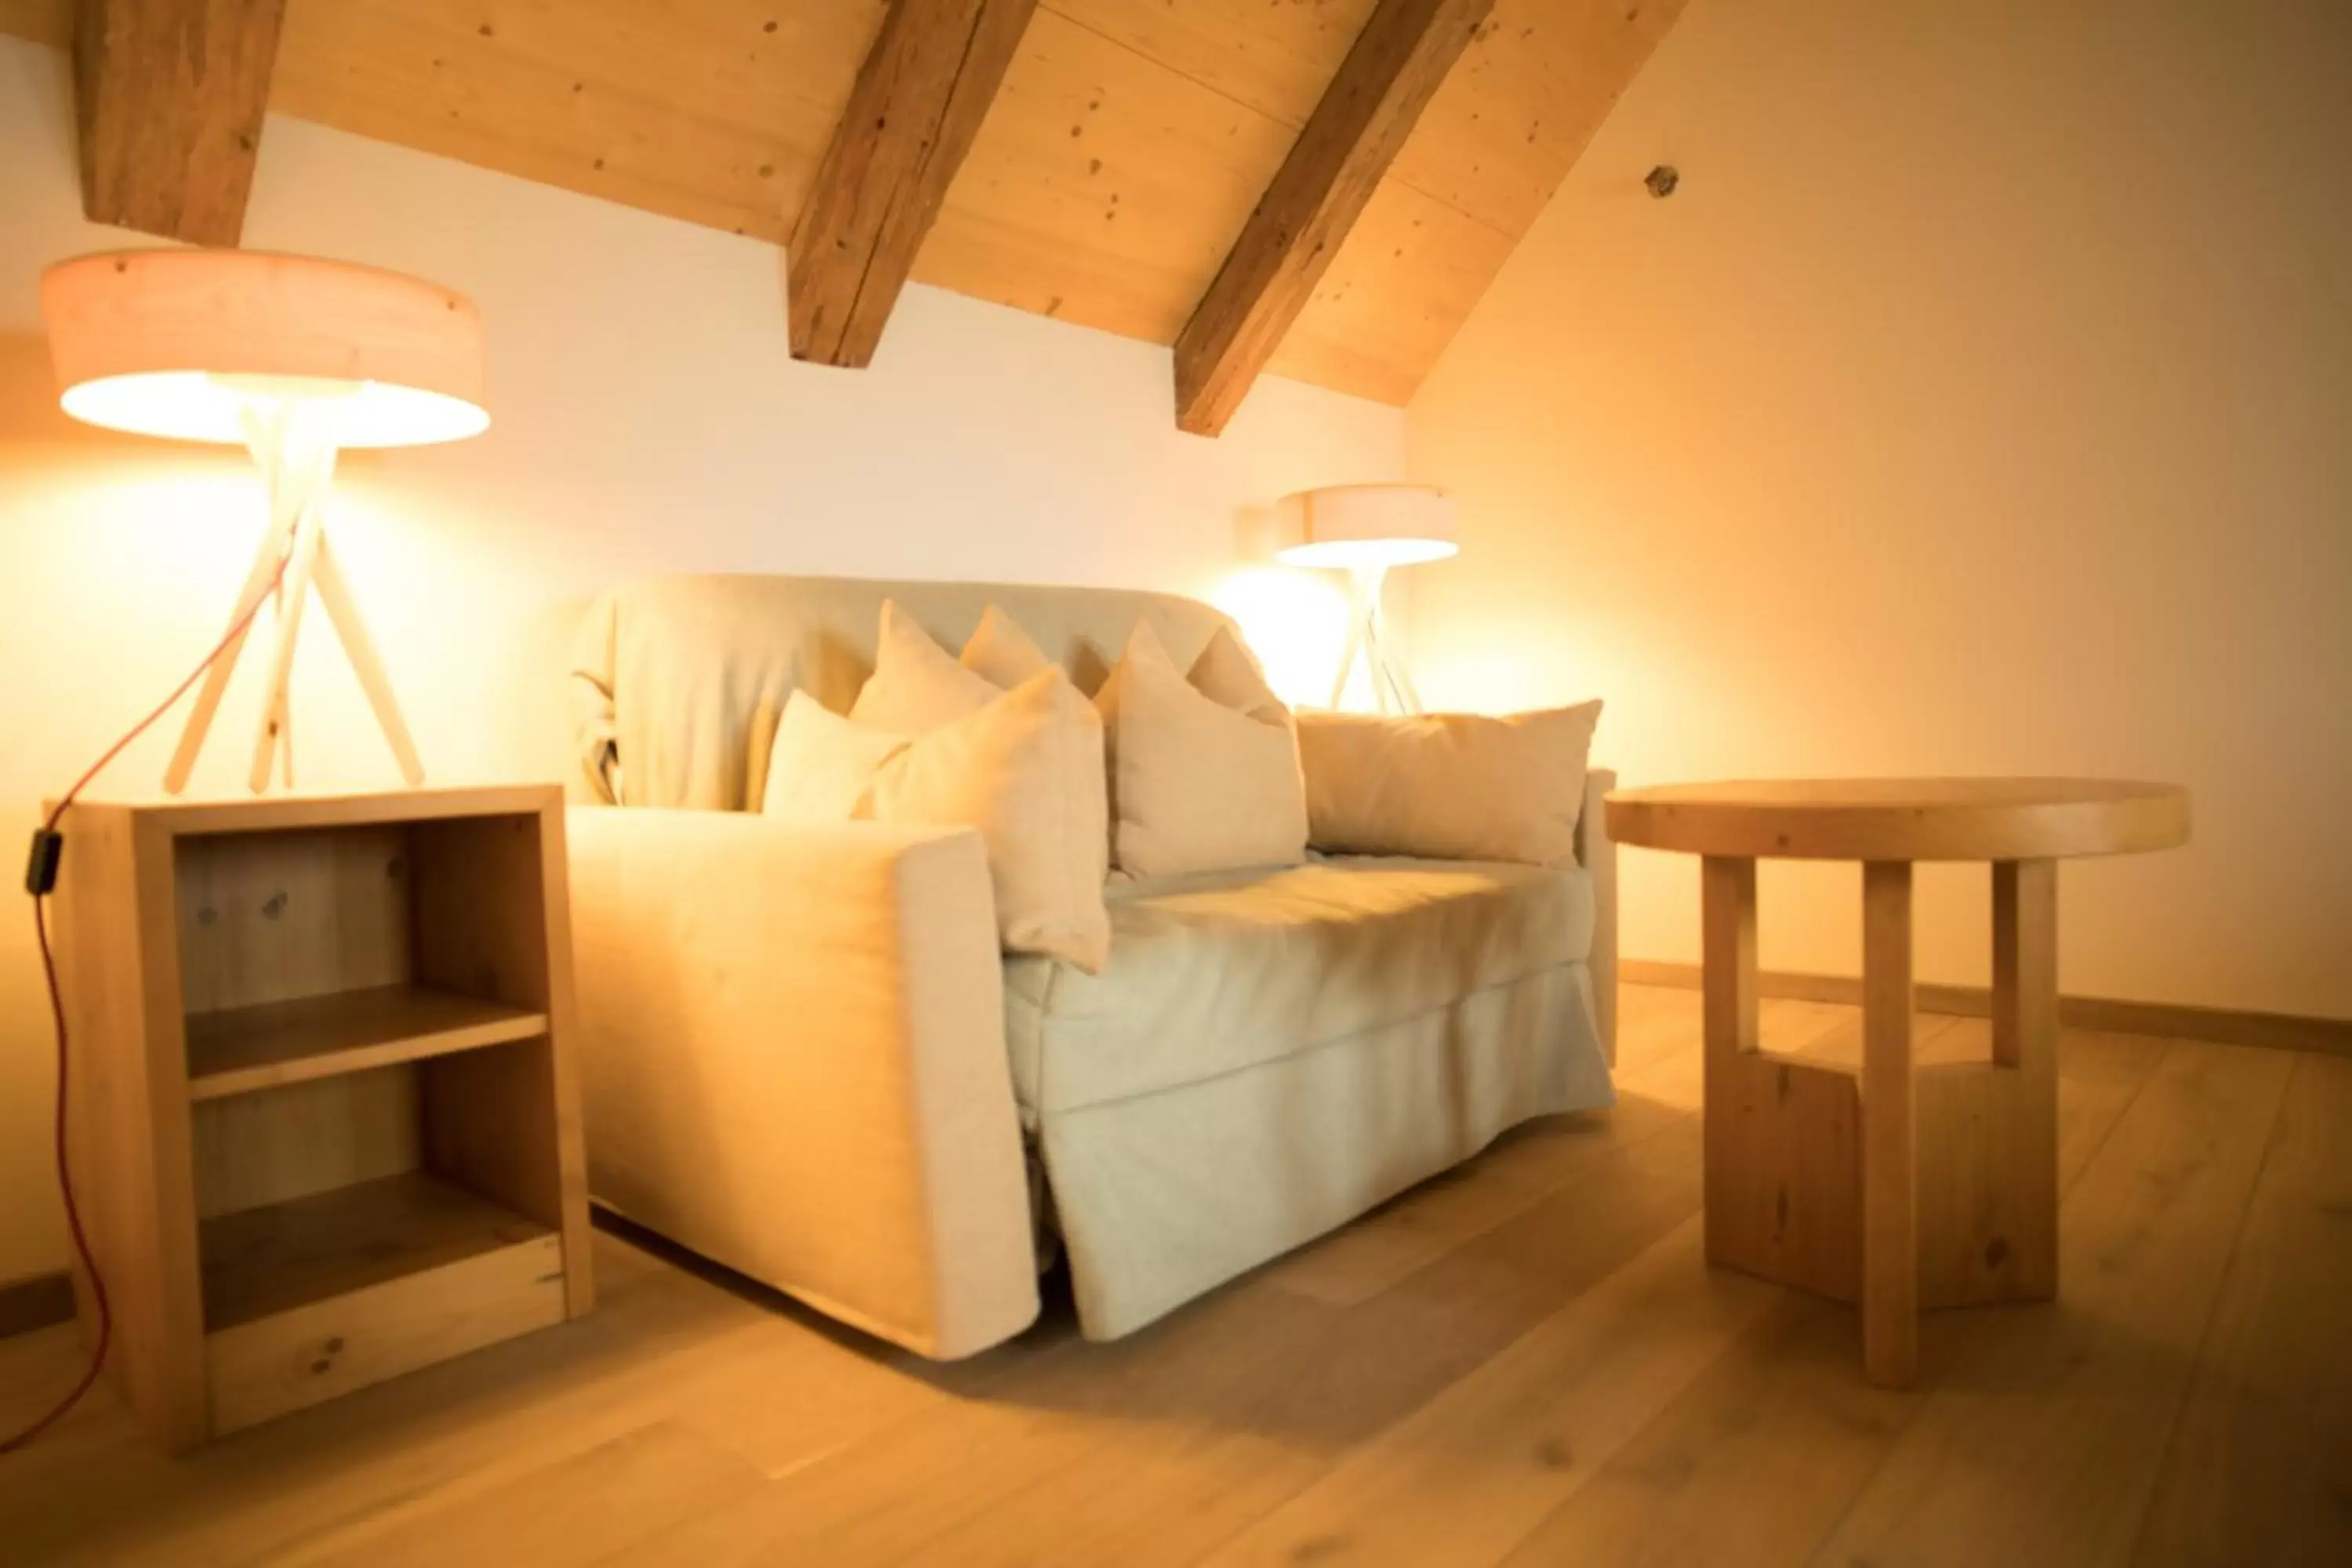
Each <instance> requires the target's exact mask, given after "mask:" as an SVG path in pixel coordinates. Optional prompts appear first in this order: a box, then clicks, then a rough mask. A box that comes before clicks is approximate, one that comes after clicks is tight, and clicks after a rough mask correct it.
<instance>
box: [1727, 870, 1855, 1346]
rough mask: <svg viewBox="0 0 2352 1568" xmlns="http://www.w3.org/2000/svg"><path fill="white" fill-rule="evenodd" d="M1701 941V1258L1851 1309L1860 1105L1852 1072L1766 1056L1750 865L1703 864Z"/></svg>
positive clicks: (1754, 888)
mask: <svg viewBox="0 0 2352 1568" xmlns="http://www.w3.org/2000/svg"><path fill="white" fill-rule="evenodd" d="M1699 876H1700V890H1701V903H1702V915H1701V921H1702V927H1703V931H1704V934H1705V941H1706V990H1705V994H1704V1008H1705V1028H1706V1257H1707V1261H1708V1262H1710V1263H1714V1264H1719V1265H1722V1266H1724V1267H1726V1268H1739V1269H1744V1270H1746V1271H1748V1273H1751V1274H1757V1275H1760V1276H1762V1277H1763V1278H1765V1279H1772V1280H1775V1281H1778V1282H1780V1283H1781V1284H1784V1285H1791V1286H1795V1287H1796V1288H1798V1289H1804V1290H1811V1291H1813V1292H1815V1293H1816V1294H1819V1295H1823V1296H1829V1297H1832V1298H1834V1299H1836V1300H1843V1301H1851V1300H1854V1299H1855V1297H1856V1295H1857V1293H1858V1291H1859V1289H1860V1268H1861V1262H1860V1259H1861V1224H1860V1209H1859V1206H1858V1205H1859V1202H1860V1199H1859V1192H1860V1181H1861V1168H1862V1167H1861V1146H1860V1139H1861V1122H1862V1107H1861V1100H1860V1096H1859V1094H1858V1092H1857V1090H1856V1086H1855V1081H1854V1076H1853V1073H1852V1072H1850V1071H1846V1070H1843V1068H1832V1067H1824V1066H1820V1065H1816V1064H1813V1063H1808V1062H1798V1061H1794V1060H1790V1059H1788V1058H1783V1057H1779V1056H1766V1055H1765V1054H1763V1052H1762V1050H1761V1048H1760V1045H1761V1042H1760V1038H1759V1002H1758V998H1757V994H1756V862H1755V861H1753V860H1748V859H1738V858H1724V857H1717V856H1710V857H1708V858H1706V860H1705V861H1703V862H1702V863H1701V865H1700V870H1699Z"/></svg>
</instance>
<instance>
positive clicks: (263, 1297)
mask: <svg viewBox="0 0 2352 1568" xmlns="http://www.w3.org/2000/svg"><path fill="white" fill-rule="evenodd" d="M549 1234H550V1233H549V1230H548V1227H547V1226H542V1225H540V1224H537V1223H535V1222H533V1221H531V1220H529V1219H526V1218H524V1217H523V1216H522V1215H518V1214H516V1213H514V1212H513V1211H512V1210H510V1209H506V1208H502V1207H500V1206H499V1205H497V1204H494V1203H490V1202H488V1201H487V1200H485V1199H483V1198H481V1197H479V1196H478V1195H476V1194H474V1193H472V1192H469V1191H467V1189H466V1188H464V1187H461V1186H458V1185H457V1184H455V1183H453V1182H445V1181H442V1180H440V1179H439V1178H437V1177H435V1176H431V1175H427V1174H425V1173H424V1172H421V1171H406V1172H403V1173H401V1174H399V1175H396V1176H386V1177H383V1178H382V1179H380V1180H377V1181H373V1182H359V1183H354V1184H352V1185H350V1186H347V1187H338V1188H336V1189H334V1190H333V1191H331V1192H325V1193H317V1194H311V1195H310V1196H309V1197H302V1198H296V1199H294V1200H292V1201H291V1202H289V1203H283V1204H272V1205H269V1206H268V1207H267V1208H257V1209H247V1210H244V1211H242V1212H240V1213H237V1214H232V1215H221V1216H219V1217H218V1218H215V1219H209V1220H206V1221H205V1223H204V1226H203V1252H204V1290H205V1328H206V1329H207V1330H208V1331H211V1332H213V1333H215V1334H217V1333H219V1332H220V1331H222V1330H224V1329H228V1328H234V1327H236V1325H237V1324H239V1323H249V1322H252V1321H255V1320H256V1319H258V1318H268V1317H273V1316H275V1315H277V1314H278V1313H280V1312H288V1311H291V1310H294V1309H295V1308H297V1307H303V1306H308V1305H310V1303H312V1302H314V1301H320V1300H326V1299H327V1298H330V1297H333V1296H341V1295H347V1294H349V1293H350V1292H352V1291H353V1290H361V1289H368V1288H370V1287H373V1286H376V1285H381V1284H383V1283H384V1282H385V1281H386V1280H390V1279H400V1278H402V1277H403V1276H404V1275H410V1274H419V1273H424V1272H425V1271H427V1270H429V1269H434V1268H440V1267H442V1266H443V1265H445V1264H449V1263H456V1262H458V1261H460V1260H462V1259H464V1258H473V1257H476V1256H478V1255H479V1254H481V1253H485V1252H495V1251H498V1250H499V1249H500V1248H502V1247H512V1246H516V1245H518V1244H520V1243H522V1242H527V1241H530V1240H533V1239H535V1238H538V1237H546V1236H548V1235H549Z"/></svg>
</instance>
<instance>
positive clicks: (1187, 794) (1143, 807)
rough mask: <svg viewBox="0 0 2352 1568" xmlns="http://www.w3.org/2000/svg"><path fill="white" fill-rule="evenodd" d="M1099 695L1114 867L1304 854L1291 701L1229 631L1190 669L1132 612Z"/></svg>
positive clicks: (1192, 866)
mask: <svg viewBox="0 0 2352 1568" xmlns="http://www.w3.org/2000/svg"><path fill="white" fill-rule="evenodd" d="M1095 704H1096V706H1097V708H1098V709H1099V710H1101V713H1102V716H1103V738H1104V752H1105V755H1106V757H1107V759H1108V763H1109V767H1110V811H1111V822H1112V824H1113V826H1112V842H1113V845H1114V855H1113V858H1114V859H1115V860H1116V861H1117V862H1118V867H1119V868H1120V869H1121V870H1123V871H1125V872H1127V873H1128V874H1129V875H1130V876H1136V877H1162V876H1176V875H1181V874H1182V873H1185V872H1190V871H1213V870H1227V869H1232V868H1239V867H1244V866H1292V865H1296V864H1297V863H1298V862H1299V861H1301V860H1303V859H1305V858H1307V803H1306V798H1305V795H1304V792H1303V790H1302V787H1301V784H1300V782H1299V773H1298V746H1297V739H1296V737H1295V736H1294V735H1293V733H1292V731H1291V726H1290V715H1289V712H1288V710H1286V709H1285V708H1284V707H1283V706H1282V703H1281V701H1280V700H1278V699H1276V697H1275V695H1274V693H1273V692H1272V691H1271V690H1269V689H1267V688H1266V686H1265V679H1264V677H1262V676H1261V675H1259V674H1258V672H1257V667H1256V665H1255V663H1254V662H1253V661H1252V660H1251V659H1250V657H1249V655H1248V653H1247V651H1246V650H1244V648H1243V647H1241V645H1240V643H1239V642H1238V641H1236V640H1234V637H1233V636H1232V634H1231V633H1229V632H1227V631H1224V630H1223V629H1222V628H1221V629H1220V630H1219V631H1218V633H1217V635H1216V637H1213V638H1212V639H1211V641H1210V644H1209V647H1208V649H1207V650H1206V651H1205V652H1204V653H1202V656H1201V658H1200V659H1199V660H1198V661H1197V662H1196V663H1195V664H1194V666H1193V671H1192V676H1191V677H1190V678H1189V679H1188V678H1187V677H1186V675H1185V674H1184V672H1182V671H1181V670H1179V669H1178V668H1176V665H1175V663H1174V661H1173V660H1171V658H1169V657H1168V653H1167V650H1166V649H1165V648H1164V647H1162V646H1161V645H1160V638H1159V637H1158V636H1156V635H1155V634H1154V633H1153V632H1152V630H1151V626H1150V623H1149V622H1141V621H1139V622H1138V623H1136V627H1135V630H1134V632H1133V633H1132V634H1131V635H1130V636H1129V638H1128V642H1127V649H1126V651H1125V652H1124V653H1123V654H1121V655H1120V657H1119V661H1118V666H1117V667H1116V668H1114V669H1112V671H1111V674H1110V679H1108V680H1107V681H1105V682H1104V683H1103V689H1102V690H1101V691H1100V692H1099V693H1097V695H1096V698H1095Z"/></svg>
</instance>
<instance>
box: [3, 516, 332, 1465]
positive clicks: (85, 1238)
mask: <svg viewBox="0 0 2352 1568" xmlns="http://www.w3.org/2000/svg"><path fill="white" fill-rule="evenodd" d="M290 559H291V556H290V554H289V555H280V556H279V557H278V570H277V571H275V572H273V573H271V574H270V576H269V583H268V586H267V587H265V588H263V589H262V591H261V592H260V593H259V594H257V595H254V600H253V604H252V605H251V607H249V608H248V609H247V611H246V612H245V614H243V615H241V616H237V618H236V620H235V621H234V622H232V623H231V624H230V626H229V628H228V630H227V631H226V632H224V633H222V634H221V639H220V641H218V642H216V643H215V644H214V645H213V650H212V651H211V652H210V653H208V654H206V655H205V657H204V658H203V659H202V660H201V661H200V662H199V663H198V664H197V665H196V668H194V669H192V670H190V671H189V672H188V678H187V679H185V680H183V681H181V682H180V684H179V685H177V686H175V687H173V689H172V694H171V695H170V696H169V697H166V698H165V699H163V701H161V702H159V703H157V704H156V705H155V708H154V710H153V711H152V712H151V713H149V714H148V715H147V717H145V718H144V719H142V720H140V721H139V722H138V723H136V724H133V725H132V726H131V728H130V729H128V730H126V731H123V733H122V738H121V740H118V741H117V742H114V744H112V745H111V746H109V747H108V748H107V749H106V753H105V755H103V756H101V757H100V758H99V759H98V761H96V762H94V763H91V764H90V765H89V769H88V771H87V772H85V773H83V774H82V775H81V777H79V778H78V779H76V780H75V781H74V785H73V787H72V788H71V789H69V790H68V791H66V793H65V794H64V795H62V796H60V797H59V798H58V803H57V805H54V806H51V807H50V808H49V815H48V816H47V819H46V820H45V821H44V822H43V823H42V824H41V827H40V831H39V833H38V834H37V836H36V837H35V844H36V845H37V846H38V845H39V844H40V843H41V841H42V840H44V839H50V838H54V837H56V835H57V831H58V823H59V822H60V821H62V820H63V819H64V817H65V814H66V810H67V808H68V806H70V805H73V803H74V801H75V800H76V799H77V798H78V797H79V795H81V792H82V791H84V790H86V789H88V788H89V784H90V781H91V780H92V779H95V778H96V777H98V775H99V774H100V773H101V772H103V771H104V770H105V768H106V765H107V764H108V763H111V762H112V761H114V759H115V758H117V757H119V756H121V754H122V753H123V751H124V750H125V749H126V748H127V747H129V746H130V744H131V742H133V741H136V740H137V739H138V738H139V737H140V736H142V735H143V734H145V733H146V732H147V731H149V730H151V729H152V728H153V727H154V724H155V721H157V720H159V719H161V718H163V715H164V714H166V713H168V712H170V711H171V710H172V707H173V704H174V703H176V702H178V701H179V700H180V699H181V698H183V697H185V696H186V695H187V694H188V690H189V689H190V688H191V687H193V686H194V685H195V683H196V682H197V681H199V680H202V679H204V678H205V671H207V670H209V669H211V668H212V667H213V666H214V665H215V663H216V662H218V661H219V659H220V657H221V655H223V654H225V653H226V652H227V651H228V647H229V644H231V643H233V642H235V641H236V640H237V638H239V637H243V636H244V635H245V633H246V629H247V627H248V626H252V625H253V619H254V617H255V616H258V615H259V614H261V606H262V605H264V604H265V603H267V602H268V600H269V599H270V598H271V596H273V595H275V594H276V593H277V592H278V584H280V583H282V582H284V581H285V579H286V566H287V563H288V562H289V560H290ZM58 852H59V851H58V847H52V849H51V853H52V854H56V853H58ZM38 853H39V851H38V849H36V856H38ZM55 869H56V866H55V862H54V861H52V863H51V866H50V871H51V874H52V875H54V873H55ZM45 900H47V889H39V890H37V891H35V892H34V893H33V934H34V937H35V938H36V939H37V941H38V942H39V943H40V946H41V975H42V978H43V979H44V980H46V981H47V984H48V988H49V1019H50V1022H51V1023H52V1024H53V1025H54V1026H55V1027H56V1030H57V1037H58V1126H57V1147H58V1192H59V1193H60V1194H63V1195H64V1198H65V1205H66V1227H67V1228H68V1230H70V1231H71V1232H72V1233H73V1244H74V1254H75V1256H76V1257H77V1258H79V1259H80V1260H81V1267H82V1272H83V1273H84V1274H85V1275H87V1276H88V1277H89V1293H90V1298H91V1300H93V1301H94V1302H95V1303H96V1305H97V1307H98V1343H97V1344H96V1345H94V1346H92V1347H91V1349H90V1352H89V1367H88V1369H87V1370H85V1371H84V1372H83V1373H82V1374H81V1381H80V1382H79V1383H77V1384H74V1386H73V1392H71V1393H70V1394H67V1395H66V1396H65V1397H64V1398H63V1399H61V1400H59V1401H58V1403H57V1405H55V1406H54V1407H53V1408H52V1409H51V1410H50V1411H49V1413H48V1414H47V1415H44V1416H42V1417H41V1418H40V1419H39V1420H37V1421H36V1422H34V1423H33V1424H32V1425H31V1426H27V1427H26V1428H25V1429H24V1430H23V1431H21V1432H18V1433H16V1435H14V1436H10V1437H7V1438H5V1439H0V1455H5V1454H13V1453H15V1452H16V1450H17V1449H19V1448H22V1447H25V1446H26V1444H28V1443H30V1442H31V1441H32V1440H33V1439H34V1438H36V1437H37V1436H40V1435H41V1434H42V1433H44V1432H46V1431H47V1430H48V1429H49V1428H50V1427H51V1426H55V1425H57V1423H58V1421H59V1420H61V1419H63V1418H64V1416H65V1414H66V1412H67V1411H68V1410H71V1409H72V1408H73V1407H74V1406H75V1405H77V1404H79V1403H80V1400H81V1396H82V1395H83V1394H88V1393H89V1389H90V1384H94V1383H96V1382H97V1381H98V1374H99V1372H100V1369H102V1368H103V1367H104V1366H105V1365H106V1351H107V1346H108V1345H109V1344H110V1342H112V1341H113V1338H114V1309H113V1307H112V1306H111V1305H110V1304H109V1303H108V1301H107V1299H106V1281H105V1280H104V1279H102V1278H100V1274H99V1270H98V1258H97V1257H96V1256H95V1255H94V1254H93V1253H92V1252H91V1251H90V1246H89V1233H88V1232H86V1231H85V1230H83V1228H82V1223H81V1205H79V1204H78V1203H76V1202H75V1201H74V1189H73V1169H72V1166H71V1165H70V1164H69V1163H68V1160H67V1158H66V1068H67V1060H68V1056H67V1050H66V1005H65V994H64V993H63V992H62V991H61V990H60V989H59V988H58V961H57V955H56V954H55V953H54V952H51V951H50V949H49V921H48V914H47V908H46V903H45Z"/></svg>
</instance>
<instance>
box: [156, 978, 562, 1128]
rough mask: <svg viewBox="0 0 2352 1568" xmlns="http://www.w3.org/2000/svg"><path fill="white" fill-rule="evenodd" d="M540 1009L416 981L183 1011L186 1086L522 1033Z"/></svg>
mask: <svg viewBox="0 0 2352 1568" xmlns="http://www.w3.org/2000/svg"><path fill="white" fill-rule="evenodd" d="M546 1031H547V1015H546V1014H544V1013H539V1012H532V1011H530V1010H529V1009H526V1008H520V1007H515V1006H510V1005H507V1004H505V1003H501V1002H486V1001H483V1000H482V999H480V998H479V997H475V996H467V995H462V994H458V993H457V992H454V991H439V990H436V989H434V988H433V987H431V986H423V985H387V986H382V987H378V988H374V989H371V990H363V991H340V992H334V993H331V994H327V995H323V996H304V997H299V998H298V999H296V1000H294V1001H291V1002H271V1003H264V1004H263V1005H260V1006H258V1007H237V1008H232V1009H229V1010H227V1011H225V1012H218V1013H198V1014H193V1015H191V1016H190V1017H189V1019H188V1073H189V1077H188V1092H189V1094H190V1095H191V1096H192V1097H194V1099H197V1100H217V1099H220V1098H222V1097H224V1096H226V1095H232V1094H248V1093H251V1092H252V1091H253V1090H255V1089H276V1088H278V1087H280V1086H282V1085H285V1084H289V1083H300V1082H303V1081H304V1080H306V1079H317V1078H332V1077H335V1076H337V1075H339V1074H342V1073H350V1072H363V1071H365V1070H367V1069H369V1068H380V1067H390V1066H392V1065H393V1064H394V1063H396V1062H407V1061H415V1060H418V1059H419V1058H425V1057H436V1056H442V1055H446V1053H448V1052H451V1051H470V1050H475V1049H478V1048H479V1047H483V1046H497V1045H505V1044H508V1043H509V1042H511V1041H516V1040H527V1039H530V1037H533V1036H535V1035H541V1034H544V1033H546Z"/></svg>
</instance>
